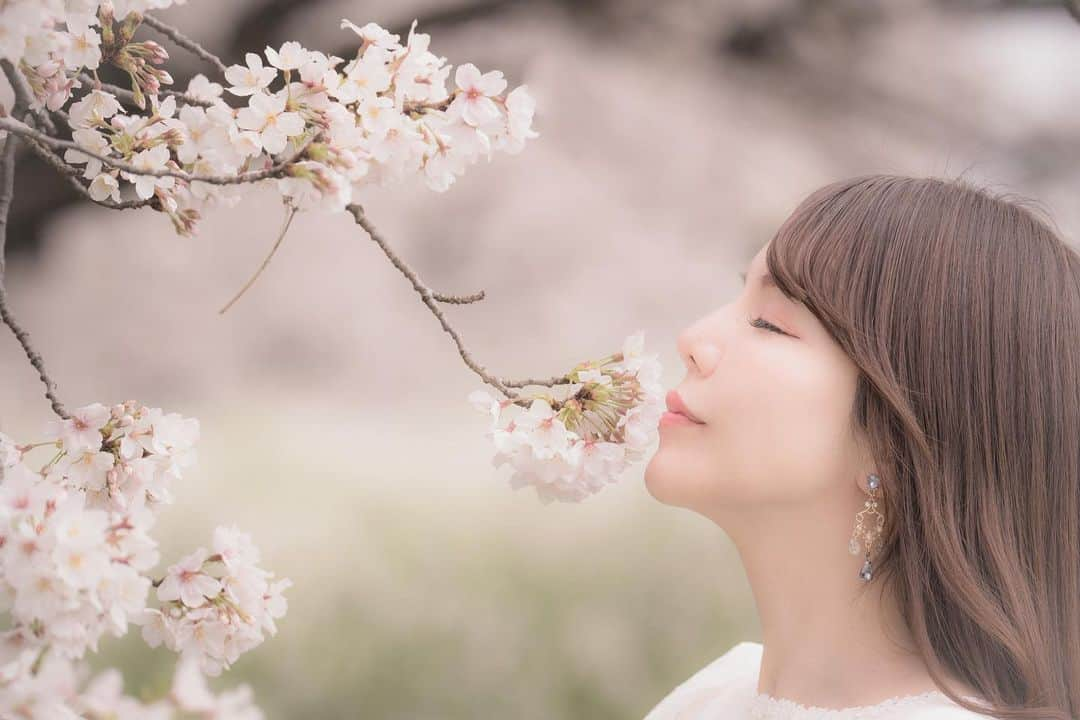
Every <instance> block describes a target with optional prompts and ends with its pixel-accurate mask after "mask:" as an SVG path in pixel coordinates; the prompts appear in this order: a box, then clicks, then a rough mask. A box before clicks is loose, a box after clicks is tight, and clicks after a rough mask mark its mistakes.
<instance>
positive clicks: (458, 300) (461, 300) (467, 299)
mask: <svg viewBox="0 0 1080 720" xmlns="http://www.w3.org/2000/svg"><path fill="white" fill-rule="evenodd" d="M431 297H433V298H435V299H436V300H438V301H439V302H444V303H448V304H450V305H467V304H469V303H474V302H480V301H481V300H483V299H484V291H483V290H481V291H480V292H477V293H473V294H472V295H443V294H442V293H437V292H433V293H431Z"/></svg>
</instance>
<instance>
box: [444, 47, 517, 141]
mask: <svg viewBox="0 0 1080 720" xmlns="http://www.w3.org/2000/svg"><path fill="white" fill-rule="evenodd" d="M454 82H455V83H457V86H458V94H457V97H455V98H454V101H453V102H452V103H451V104H450V108H449V109H450V112H453V113H457V114H458V115H460V116H461V118H462V119H463V120H464V121H465V122H467V123H468V124H469V125H472V126H473V127H481V126H483V125H487V124H488V123H490V122H492V121H494V120H497V119H498V118H499V108H498V106H497V105H496V104H495V102H494V101H493V100H492V99H491V98H492V96H494V95H498V94H499V93H501V92H502V91H503V90H505V89H506V80H505V79H504V78H503V74H502V72H501V71H499V70H491V71H490V72H486V73H484V74H483V75H481V74H480V70H479V69H477V67H476V66H475V65H473V64H472V63H465V64H464V65H459V66H458V69H457V72H456V73H454Z"/></svg>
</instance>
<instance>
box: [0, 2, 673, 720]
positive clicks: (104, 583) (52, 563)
mask: <svg viewBox="0 0 1080 720" xmlns="http://www.w3.org/2000/svg"><path fill="white" fill-rule="evenodd" d="M176 1H177V2H182V1H183V0H176ZM172 4H174V0H111V1H110V0H100V1H99V0H7V2H0V69H2V70H3V74H4V76H5V77H6V79H7V82H8V83H9V84H10V86H11V88H12V90H13V94H14V103H13V105H12V107H11V108H3V107H0V138H2V140H3V149H2V151H0V319H2V320H3V322H4V324H5V325H7V326H8V327H9V328H10V329H11V331H12V332H13V333H14V335H15V337H16V339H17V340H18V342H19V343H20V345H21V346H22V348H23V350H24V351H25V354H26V356H27V359H28V360H29V362H30V363H31V364H32V366H33V367H34V368H35V369H36V371H37V372H38V374H39V376H40V378H41V380H42V382H43V384H44V386H45V396H46V399H47V400H48V401H49V403H50V406H51V408H52V410H53V412H54V414H55V415H56V416H57V419H56V420H55V421H53V422H52V423H50V425H49V426H48V427H46V428H45V429H44V430H43V433H42V439H41V440H39V441H37V442H30V443H21V444H20V443H17V442H15V441H14V440H13V439H11V438H9V437H8V436H6V435H3V434H0V571H2V574H0V598H2V605H0V611H2V612H3V613H4V614H5V615H6V616H7V617H8V618H9V620H10V622H9V623H8V626H9V629H7V630H5V631H3V632H2V633H0V716H2V717H9V716H12V717H24V718H77V717H82V718H90V719H91V720H103V719H104V718H135V717H138V718H179V717H181V716H184V717H187V716H190V715H195V716H199V717H213V718H259V717H262V714H261V712H260V711H259V710H258V708H257V707H256V706H255V705H254V704H253V699H252V693H251V690H250V688H248V687H247V686H241V687H239V688H237V689H235V690H232V691H227V692H225V693H222V694H220V695H217V696H215V695H214V694H213V693H211V692H210V691H209V690H208V688H207V684H206V676H216V675H220V674H221V673H222V672H223V671H224V670H226V669H228V668H229V666H230V665H231V664H232V663H234V662H235V661H236V659H237V658H238V657H239V656H240V655H241V654H242V653H244V652H246V651H248V650H251V649H253V648H254V647H256V646H258V645H260V644H261V643H262V641H263V640H264V639H265V638H266V637H267V636H268V635H273V634H275V633H276V630H277V628H276V624H275V621H276V620H278V619H280V618H281V617H282V616H283V615H284V613H285V611H286V607H287V602H286V600H285V598H284V596H283V594H282V593H283V591H284V590H285V589H286V588H288V587H289V586H290V585H291V582H290V581H289V580H288V579H286V578H282V579H275V577H274V574H273V573H272V572H270V571H267V570H265V569H263V568H262V567H261V566H260V564H261V558H260V554H259V551H258V549H257V548H256V546H255V545H254V544H253V542H252V540H251V538H250V537H249V536H248V535H247V534H245V533H243V532H242V531H240V530H239V529H238V528H236V527H235V526H232V525H225V526H219V527H218V528H217V529H216V530H215V531H214V533H213V537H212V538H211V539H210V543H209V547H207V546H197V547H196V549H194V550H193V551H192V552H190V553H189V554H188V555H186V556H185V557H182V558H179V559H177V560H176V562H175V563H173V564H172V565H169V566H168V567H167V569H166V571H165V572H164V573H163V574H162V573H159V574H158V576H157V577H154V568H155V567H157V565H158V563H159V560H160V557H159V552H158V550H157V542H156V541H155V540H154V539H153V537H152V535H151V531H152V529H153V527H154V524H155V521H156V519H157V518H158V516H159V514H160V512H161V511H162V510H163V508H164V507H165V506H167V505H168V504H170V503H171V502H172V499H173V489H174V485H176V484H177V483H178V482H180V481H181V480H182V476H183V470H184V469H185V468H187V467H190V465H191V464H192V463H193V462H194V461H195V448H194V445H195V443H196V441H197V439H198V436H199V424H198V421H197V420H195V419H193V418H185V417H182V416H180V415H179V414H176V413H165V412H163V411H162V410H161V409H159V408H149V407H145V406H143V405H141V404H139V403H136V402H134V401H126V402H122V403H116V404H111V405H106V404H102V403H91V404H88V405H84V406H82V407H79V408H78V409H76V410H74V411H71V412H69V411H68V410H67V408H66V407H65V406H64V404H63V403H62V402H61V401H60V400H59V398H58V396H57V392H56V384H55V383H54V382H53V380H52V379H51V378H50V377H49V375H48V374H47V372H46V369H45V365H44V362H43V360H42V358H41V356H40V355H39V354H38V353H37V352H36V351H35V350H34V348H33V346H32V344H31V342H30V337H29V335H28V333H27V332H26V331H25V330H24V329H23V328H22V327H21V326H20V324H19V323H18V321H17V320H16V318H15V317H14V315H13V313H12V310H11V306H10V304H9V302H8V297H7V293H6V290H5V287H4V283H3V274H4V261H3V258H4V243H5V238H6V226H7V217H8V211H9V209H10V206H11V202H12V198H13V195H14V192H15V187H14V185H15V183H14V169H15V162H16V160H17V156H16V148H17V146H18V145H19V144H23V145H25V146H26V147H27V148H29V150H30V151H32V152H33V153H34V154H35V155H36V156H37V157H39V158H40V159H41V160H42V161H44V162H45V163H47V164H48V165H49V166H50V167H52V168H53V169H54V170H55V171H56V172H57V173H58V174H59V175H60V176H61V177H62V178H63V181H64V182H66V183H68V184H69V185H70V186H71V187H72V188H74V190H75V191H77V192H78V193H79V194H80V195H81V196H82V197H83V198H85V199H86V201H88V202H91V203H93V204H96V205H98V206H101V207H103V208H107V209H110V210H128V209H138V208H148V209H149V210H151V211H155V212H159V213H162V214H163V215H165V216H166V217H167V218H168V220H169V222H170V224H171V227H172V228H173V230H174V231H175V232H176V233H178V234H181V235H193V234H195V233H196V232H197V229H198V224H199V220H200V218H201V217H203V215H204V214H205V213H206V212H208V211H210V210H212V209H213V208H215V207H217V206H231V205H234V204H235V203H237V202H240V201H241V200H242V194H243V191H244V190H245V189H246V188H249V187H251V186H253V185H267V184H269V185H272V186H273V188H274V189H275V190H276V196H277V197H279V198H280V200H281V202H282V205H283V208H284V215H285V220H284V222H283V224H282V230H281V233H280V234H279V236H278V237H277V238H276V241H275V243H274V245H273V249H272V250H271V251H270V253H269V255H268V256H267V257H266V259H265V260H264V261H263V263H262V265H261V267H260V268H258V269H257V270H256V271H255V273H254V274H253V276H252V277H251V279H250V280H249V281H248V282H247V283H246V284H245V285H244V286H243V287H242V288H241V289H240V291H239V293H237V295H236V296H235V297H234V298H233V299H232V300H230V302H229V303H228V304H226V305H225V306H224V307H223V308H222V310H221V312H225V311H227V310H228V308H229V307H230V306H231V305H232V304H233V303H235V302H236V301H237V300H238V299H239V298H240V296H241V295H242V294H243V293H244V292H245V291H247V290H248V289H249V288H250V287H251V286H252V284H253V283H254V281H255V279H256V278H257V277H258V275H259V273H260V272H261V271H262V269H263V268H265V267H266V265H267V264H268V263H269V262H270V259H271V258H272V257H273V255H274V252H275V251H276V249H277V248H278V246H279V245H280V244H281V242H282V240H283V238H284V237H285V234H286V232H287V230H288V227H289V223H290V222H291V220H292V218H293V216H294V215H295V213H297V212H299V211H321V212H331V213H348V214H349V215H350V216H351V217H352V218H353V219H354V221H355V222H356V224H357V225H359V226H360V228H361V229H362V230H363V231H364V232H365V233H366V235H367V236H368V237H369V238H370V239H371V240H372V241H373V242H375V243H376V244H377V245H378V246H379V248H380V249H381V250H382V252H383V253H384V255H385V256H386V258H387V259H388V260H389V261H390V263H391V264H392V265H393V266H394V267H395V268H397V269H398V271H399V272H401V274H402V275H403V276H404V277H405V278H406V279H407V280H408V281H409V282H410V283H411V284H412V287H413V288H414V289H415V290H416V292H417V294H418V295H419V298H420V301H421V302H423V303H424V305H425V306H426V307H427V308H428V309H429V310H430V311H431V313H432V315H434V316H435V318H436V319H437V320H438V322H439V324H440V325H441V327H442V328H443V330H445V331H446V332H447V334H449V335H450V337H451V339H452V340H453V342H454V343H455V345H456V346H457V349H458V352H459V354H460V356H461V358H462V360H463V361H464V363H465V365H466V366H467V367H468V368H469V369H470V370H472V371H473V372H474V373H476V374H477V375H478V376H479V377H480V379H481V380H482V381H483V382H484V383H485V384H487V385H488V386H490V387H491V388H493V389H494V390H495V391H497V392H498V393H499V395H501V398H499V399H496V396H493V395H492V394H490V393H489V392H487V391H486V390H477V391H475V392H473V393H471V394H470V395H469V398H468V399H469V401H470V403H471V404H472V405H473V406H474V407H475V408H476V409H477V410H479V411H481V412H483V413H485V414H486V415H487V416H488V417H489V419H490V426H489V428H488V430H487V437H488V438H489V439H490V440H491V441H492V442H493V443H494V446H495V449H496V454H495V457H494V460H493V463H494V464H495V466H496V467H498V466H501V465H502V464H504V463H509V464H511V465H512V466H513V467H514V474H513V476H512V478H511V480H510V483H511V486H512V487H514V488H515V489H517V488H521V487H524V486H532V487H534V488H535V489H536V492H537V495H538V497H539V498H540V499H541V500H542V501H543V502H545V503H549V502H552V501H554V500H560V501H580V500H582V499H584V498H586V497H588V496H589V495H591V494H594V493H596V492H597V491H599V490H600V489H602V488H603V487H604V486H605V485H606V484H609V483H611V482H614V481H615V480H616V479H617V478H618V476H619V475H620V474H621V473H622V472H623V470H624V469H625V468H626V467H627V465H628V464H629V463H630V462H633V461H635V460H639V459H640V458H641V453H642V451H643V450H644V448H645V447H646V446H647V445H648V444H649V443H650V442H651V440H652V438H653V434H654V432H655V428H656V423H657V419H658V417H659V413H660V411H661V410H662V407H661V405H662V403H661V400H660V396H661V389H660V385H659V382H658V377H659V370H660V368H659V364H658V363H657V361H656V358H655V356H646V355H644V354H643V352H642V349H643V347H642V346H643V334H642V333H641V332H640V331H639V332H637V333H635V334H633V335H631V336H630V337H628V338H627V339H626V340H625V341H624V343H623V347H622V349H621V351H619V352H616V353H614V354H612V355H610V356H608V357H606V358H603V359H601V360H598V361H587V362H583V363H580V364H578V365H577V366H575V367H574V368H573V369H572V370H571V371H570V372H568V373H565V374H563V375H559V376H555V377H550V378H542V379H526V380H517V381H515V380H507V379H501V378H498V377H495V376H494V375H492V374H490V373H489V372H488V371H487V370H486V369H485V368H484V367H483V366H481V365H480V364H478V363H477V362H476V361H475V360H474V359H473V357H472V356H471V355H470V353H469V352H468V350H467V349H466V347H465V344H464V342H463V341H462V339H461V337H460V335H459V333H458V332H457V331H456V330H455V329H454V328H453V326H452V325H451V324H450V322H449V321H448V319H447V317H446V314H445V313H444V307H445V306H447V305H465V304H470V303H474V302H478V301H480V300H482V299H483V298H484V293H483V291H480V292H477V293H474V294H470V295H464V296H459V295H451V294H447V293H442V292H437V291H435V290H433V289H432V288H430V287H428V286H427V285H426V284H425V283H424V282H423V281H422V280H421V279H420V277H419V275H418V274H417V272H416V271H415V270H414V269H413V268H412V267H410V265H409V264H408V263H407V262H405V261H404V260H403V259H402V258H401V257H399V256H398V255H397V254H396V253H395V252H394V250H393V249H392V248H391V246H390V243H389V242H388V241H387V240H386V239H385V238H384V237H382V236H381V235H380V233H379V232H378V231H377V230H376V229H375V227H374V226H373V225H372V223H371V221H370V220H369V218H368V217H367V215H366V213H365V211H364V209H363V207H361V205H360V204H359V203H358V202H357V201H356V197H357V195H358V193H359V192H360V191H361V190H362V189H363V188H364V187H365V186H369V185H373V184H374V185H380V186H389V185H401V184H403V183H404V181H406V180H411V179H415V178H420V179H422V181H423V183H424V184H425V185H426V186H427V187H428V188H430V189H431V190H434V191H436V192H444V191H446V190H448V189H449V188H450V187H451V185H452V184H453V183H454V181H455V179H456V178H457V177H459V176H460V175H462V174H463V173H464V172H465V170H466V169H467V168H468V167H469V166H470V165H473V164H475V163H476V162H477V161H478V160H479V158H481V157H484V158H486V159H487V160H488V161H490V160H491V158H492V155H493V153H494V151H502V152H505V153H508V154H517V153H519V152H520V151H521V150H522V149H523V147H524V145H525V143H526V141H528V140H530V139H533V138H536V137H538V134H537V133H536V131H535V130H533V129H532V121H533V114H534V107H535V103H534V101H533V99H532V97H531V96H530V95H529V94H528V91H527V89H526V88H525V87H524V86H519V87H516V88H514V89H513V90H511V91H509V92H507V81H506V79H505V78H504V77H503V74H502V73H501V72H500V71H497V70H492V71H488V72H481V71H480V70H479V69H478V68H477V67H476V66H474V65H472V64H470V63H466V64H463V65H459V66H458V67H457V68H456V70H455V71H454V74H453V79H452V82H451V78H450V73H451V69H452V66H450V65H448V64H446V58H443V57H440V56H437V55H435V54H434V53H432V52H431V51H430V49H429V44H430V37H429V36H428V35H426V34H423V33H418V32H416V22H415V21H414V22H413V25H412V27H411V28H410V30H409V33H408V36H407V38H406V39H405V42H404V44H402V43H401V38H400V36H399V35H396V34H392V33H390V32H388V31H387V30H385V29H384V28H382V27H380V26H378V25H376V24H374V23H368V24H366V25H363V26H358V25H356V24H354V23H353V22H351V21H349V20H347V19H343V20H342V21H341V27H340V30H341V31H343V32H347V33H352V34H353V35H354V36H355V38H356V43H357V49H356V53H355V55H354V56H353V57H351V58H348V59H345V58H339V57H335V56H333V55H326V54H324V53H322V52H319V51H317V50H310V49H307V48H305V47H303V46H301V45H300V44H299V43H297V42H291V41H290V42H286V43H284V44H282V45H281V46H280V47H279V48H272V47H266V48H265V49H264V51H263V53H262V54H259V53H255V52H248V53H246V54H245V56H244V58H243V62H242V63H235V64H229V65H227V64H226V63H225V62H223V61H222V60H221V59H219V58H218V57H216V56H215V55H213V54H212V53H210V52H209V51H207V50H206V49H205V48H203V47H202V46H201V45H200V44H199V43H197V42H196V41H194V40H192V39H190V38H188V37H186V36H185V35H183V34H182V33H181V32H179V31H178V30H177V29H176V28H173V27H171V26H169V25H167V24H166V23H164V22H162V21H161V20H160V19H158V18H157V17H155V16H154V15H152V14H149V12H148V11H152V10H157V9H161V8H164V7H167V6H169V5H172ZM144 29H149V31H152V32H154V33H157V34H158V35H160V36H163V37H164V38H166V39H167V40H168V41H169V42H171V43H172V44H173V45H175V46H176V47H178V48H180V49H182V50H184V51H187V52H190V53H192V54H194V55H195V56H196V57H198V58H200V59H201V60H203V61H205V62H206V63H207V65H208V71H207V73H208V74H202V73H200V74H197V75H195V76H194V77H193V78H192V79H191V81H190V82H189V83H188V85H187V87H186V89H184V90H177V89H173V88H171V87H169V86H171V85H172V84H173V79H172V77H171V75H170V74H169V73H168V71H167V70H165V69H164V67H163V66H164V64H165V62H166V61H167V60H168V59H169V55H168V52H167V51H166V50H165V48H164V47H163V46H162V45H161V44H160V43H158V42H157V41H155V40H153V39H149V38H145V37H144V34H145V33H144V32H143V31H144ZM106 66H111V67H112V68H115V69H117V70H119V71H120V72H121V73H123V74H124V76H126V82H125V83H124V84H123V85H122V86H121V85H113V84H109V83H106V82H103V81H102V80H101V78H100V74H99V71H100V70H102V69H103V68H105V67H106ZM448 84H449V85H450V87H449V88H448ZM530 386H537V387H540V388H543V389H542V390H539V391H534V392H528V393H527V392H525V390H524V388H528V387H530ZM554 388H563V389H564V390H565V391H566V394H565V396H564V397H562V398H558V397H556V395H555V394H554V393H553V392H552V390H553V389H554ZM511 406H516V410H517V411H518V414H517V416H516V417H513V418H511V419H510V420H509V422H508V423H507V424H505V425H503V424H502V420H503V415H504V414H506V413H507V411H508V410H509V409H510V407H511ZM43 453H44V454H43ZM150 594H153V595H155V599H156V606H151V605H149V604H148V602H147V601H148V597H147V596H148V595H150ZM129 624H135V625H137V626H140V627H141V635H142V637H143V639H144V640H145V641H146V642H147V643H148V644H149V645H151V646H152V647H157V646H159V645H164V646H165V647H166V648H168V649H169V650H171V651H173V652H175V653H177V655H178V661H177V666H176V672H175V676H174V682H173V686H172V689H171V691H170V692H169V693H168V694H167V696H165V697H162V698H159V699H157V700H153V701H140V700H136V699H134V698H131V697H128V696H126V695H124V693H123V687H122V686H123V683H122V677H121V675H120V673H119V672H118V671H117V670H114V669H110V670H107V671H105V672H103V673H99V674H98V675H97V676H95V677H93V678H89V677H87V674H88V670H87V666H86V663H85V656H86V654H87V652H96V651H97V649H98V642H99V640H100V639H101V638H102V637H103V636H104V635H106V634H109V635H112V636H116V637H119V636H122V635H124V634H125V633H126V632H127V630H128V628H129Z"/></svg>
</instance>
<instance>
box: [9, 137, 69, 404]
mask: <svg viewBox="0 0 1080 720" xmlns="http://www.w3.org/2000/svg"><path fill="white" fill-rule="evenodd" d="M18 143H19V140H18V137H16V136H15V135H8V136H7V137H6V138H5V139H4V149H3V152H2V154H0V319H2V320H3V322H4V324H5V325H7V326H8V327H9V328H11V332H13V333H15V338H16V339H17V340H18V341H19V344H20V345H22V349H23V352H25V353H26V357H27V358H29V359H30V364H31V365H33V366H34V369H35V370H37V371H38V376H39V377H40V378H41V382H43V383H45V397H47V398H48V399H49V402H50V403H51V404H52V409H53V412H55V413H56V414H57V415H59V416H60V417H62V418H65V419H67V418H69V417H70V415H69V414H68V412H67V410H66V409H64V405H63V404H62V403H61V402H60V400H59V399H58V398H57V397H56V394H55V392H54V391H53V389H54V387H55V383H53V381H52V380H51V379H49V375H48V373H46V372H45V364H44V363H43V362H42V360H41V356H40V355H38V354H37V352H36V351H35V350H34V348H33V346H32V345H31V344H30V336H29V335H28V334H27V333H26V331H25V330H23V329H22V327H20V326H19V323H18V322H17V321H16V320H15V317H14V316H13V315H12V314H11V311H10V310H8V305H7V290H6V289H5V283H4V271H5V270H6V267H5V262H4V246H5V245H6V242H7V224H8V213H9V211H10V210H11V200H12V197H14V195H15V148H16V146H17V145H18Z"/></svg>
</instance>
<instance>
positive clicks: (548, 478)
mask: <svg viewBox="0 0 1080 720" xmlns="http://www.w3.org/2000/svg"><path fill="white" fill-rule="evenodd" d="M643 343H644V333H643V332H641V331H638V332H636V333H634V334H633V335H631V336H629V337H628V338H626V340H625V341H624V343H623V348H622V351H621V352H619V353H616V354H614V355H612V356H609V357H608V358H605V360H604V361H601V362H589V363H583V364H581V365H579V366H577V367H576V368H575V369H574V370H572V371H571V372H570V373H569V377H570V378H571V379H572V380H574V381H575V382H574V383H572V385H571V387H573V386H575V385H576V386H578V389H577V391H576V392H574V393H571V394H570V395H569V396H568V397H567V398H566V399H565V400H562V401H557V400H555V398H554V397H552V396H549V395H546V394H545V395H541V396H536V397H533V398H532V399H531V401H530V402H529V406H528V408H527V409H525V410H524V411H523V412H521V413H519V414H517V415H516V416H515V417H513V418H511V419H510V420H509V422H508V423H506V424H505V425H504V424H503V415H504V414H505V412H506V411H507V410H508V409H509V408H511V407H517V405H516V403H515V402H514V401H512V400H510V399H506V400H501V401H500V400H496V399H495V398H494V397H493V396H492V395H491V394H490V393H489V392H488V391H487V390H475V391H473V392H471V393H469V396H468V400H469V402H470V404H471V405H472V406H473V407H474V408H475V409H476V410H477V411H479V412H481V413H483V414H485V415H486V416H487V417H488V419H489V421H490V425H489V427H488V429H487V432H486V436H487V437H488V438H489V439H490V440H491V441H492V443H493V445H494V447H495V455H494V456H493V457H492V465H493V466H494V467H496V468H499V467H502V466H503V465H506V464H509V465H510V466H511V467H512V468H513V474H512V475H511V477H510V486H511V488H512V489H514V490H519V489H521V488H523V487H530V486H531V487H533V488H535V490H536V493H537V497H538V498H539V499H540V501H541V502H543V503H545V504H547V503H551V502H554V501H556V500H558V501H561V502H580V501H581V500H583V499H585V498H587V497H589V496H590V495H593V494H595V493H596V492H598V491H600V490H601V489H602V488H604V487H605V486H606V485H608V484H610V483H612V482H615V481H616V480H617V479H618V477H619V475H620V474H621V473H622V472H624V470H625V469H626V468H627V466H628V464H629V463H630V462H634V461H637V460H640V459H641V458H642V456H643V451H644V450H645V448H646V447H647V446H648V445H649V444H650V443H651V442H653V440H654V439H655V437H656V427H657V424H658V421H659V418H660V414H661V413H662V412H663V407H664V402H663V397H662V395H663V388H662V386H661V385H660V383H659V376H660V365H659V363H658V361H657V359H656V356H655V355H645V354H644V353H643ZM556 406H557V408H556ZM613 415H614V416H616V417H617V419H616V420H615V421H614V422H612V420H611V418H612V416H613Z"/></svg>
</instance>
